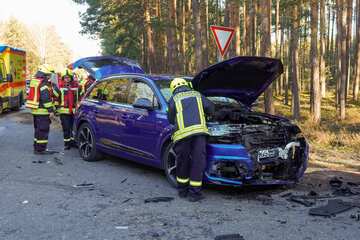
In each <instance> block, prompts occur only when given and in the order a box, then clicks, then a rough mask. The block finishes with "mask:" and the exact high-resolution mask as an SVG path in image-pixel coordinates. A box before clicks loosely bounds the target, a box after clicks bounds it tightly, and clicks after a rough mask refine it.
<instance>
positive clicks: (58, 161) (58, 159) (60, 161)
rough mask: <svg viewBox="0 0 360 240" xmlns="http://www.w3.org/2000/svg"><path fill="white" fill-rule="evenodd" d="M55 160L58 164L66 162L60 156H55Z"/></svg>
mask: <svg viewBox="0 0 360 240" xmlns="http://www.w3.org/2000/svg"><path fill="white" fill-rule="evenodd" d="M54 162H55V163H56V164H57V165H64V162H63V161H62V160H61V159H60V158H58V157H54Z"/></svg>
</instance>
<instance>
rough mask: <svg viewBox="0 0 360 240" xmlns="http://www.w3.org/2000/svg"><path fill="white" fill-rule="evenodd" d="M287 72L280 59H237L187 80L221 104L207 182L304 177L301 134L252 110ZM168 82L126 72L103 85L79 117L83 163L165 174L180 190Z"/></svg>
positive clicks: (211, 122)
mask: <svg viewBox="0 0 360 240" xmlns="http://www.w3.org/2000/svg"><path fill="white" fill-rule="evenodd" d="M282 72H283V66H282V63H281V61H279V60H277V59H272V58H264V57H235V58H232V59H229V60H226V61H223V62H220V63H217V64H215V65H213V66H210V67H209V68H207V69H205V70H203V71H201V72H200V73H199V74H198V75H196V76H195V77H194V78H188V79H187V80H189V81H192V85H193V87H194V89H195V90H197V91H199V92H201V93H202V94H204V95H205V96H207V97H208V98H209V99H210V100H211V101H213V102H214V103H215V105H216V114H215V115H214V116H211V117H210V118H209V119H208V128H209V131H210V136H209V138H208V145H207V168H206V171H205V174H204V181H205V182H207V183H211V184H218V185H232V186H241V185H279V184H292V183H295V182H297V181H298V180H299V179H300V178H301V177H302V176H303V174H304V172H305V170H306V167H307V161H308V152H309V148H308V144H307V142H306V139H305V138H304V137H303V135H302V134H301V131H300V129H299V127H298V126H296V125H294V124H293V123H291V122H290V121H289V120H287V119H285V118H282V117H278V116H274V115H269V114H265V113H259V112H254V111H252V110H251V105H252V104H253V103H254V102H255V101H256V100H257V98H258V97H259V96H260V95H261V94H262V93H263V92H264V91H265V89H266V88H267V87H268V86H269V85H270V84H271V83H272V82H273V81H274V80H275V79H276V78H278V77H279V76H280V75H281V73H282ZM171 80H172V77H170V76H153V75H146V74H142V73H134V72H129V71H128V72H119V73H117V74H114V75H111V76H107V77H105V78H103V79H101V80H98V81H97V82H96V83H95V84H94V85H93V86H92V87H91V88H90V89H89V91H88V92H87V93H86V95H85V97H84V99H83V100H82V101H81V103H80V106H79V109H78V111H77V113H76V118H75V134H76V135H75V136H76V139H77V142H78V144H79V152H80V155H81V157H82V158H83V159H84V160H86V161H95V160H98V159H100V158H101V154H102V153H106V154H110V155H114V156H118V157H121V158H125V159H129V160H131V161H135V162H138V163H141V164H146V165H150V166H153V167H157V168H161V169H164V171H165V175H166V177H167V179H168V180H169V182H170V183H171V184H172V185H176V180H175V170H176V156H175V154H174V151H173V150H172V142H171V133H172V128H173V126H172V125H170V124H169V121H168V119H167V101H168V100H169V98H170V96H171V93H170V90H169V84H170V81H171Z"/></svg>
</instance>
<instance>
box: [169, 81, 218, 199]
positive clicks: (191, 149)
mask: <svg viewBox="0 0 360 240" xmlns="http://www.w3.org/2000/svg"><path fill="white" fill-rule="evenodd" d="M170 90H171V92H172V94H173V96H172V97H171V98H170V100H169V111H168V119H169V122H170V123H171V124H173V125H175V131H174V133H173V135H172V140H173V143H174V151H175V153H176V160H177V165H176V181H177V183H178V194H179V196H180V197H181V198H185V197H188V200H189V201H191V202H195V201H199V200H201V199H203V198H204V197H203V195H202V194H201V186H202V179H203V172H204V170H205V167H206V142H207V139H206V137H207V135H208V134H209V132H208V129H207V126H206V117H205V114H206V115H211V114H213V113H214V104H213V103H212V102H211V101H210V100H208V99H207V98H205V97H204V96H202V95H201V94H200V93H199V92H197V91H194V90H193V89H191V87H190V85H189V83H187V82H186V81H185V80H184V79H182V78H175V79H173V80H172V82H171V83H170Z"/></svg>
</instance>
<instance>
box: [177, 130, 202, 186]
mask: <svg viewBox="0 0 360 240" xmlns="http://www.w3.org/2000/svg"><path fill="white" fill-rule="evenodd" d="M174 151H175V153H176V160H177V165H176V180H177V183H178V186H179V188H187V187H189V191H190V192H193V193H196V192H200V191H201V186H202V179H203V173H204V170H205V167H206V136H205V135H195V136H191V137H187V138H184V139H182V140H180V141H178V142H176V144H175V146H174Z"/></svg>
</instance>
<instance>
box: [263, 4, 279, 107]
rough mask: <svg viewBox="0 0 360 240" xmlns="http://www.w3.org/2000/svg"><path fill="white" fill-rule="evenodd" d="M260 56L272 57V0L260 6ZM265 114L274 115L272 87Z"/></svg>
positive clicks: (266, 100)
mask: <svg viewBox="0 0 360 240" xmlns="http://www.w3.org/2000/svg"><path fill="white" fill-rule="evenodd" d="M259 12H260V14H259V15H260V32H261V36H260V41H261V44H260V46H261V48H260V55H261V56H266V57H270V56H271V0H262V1H261V6H260V11H259ZM264 97H265V104H264V105H265V112H266V113H270V114H274V112H275V111H274V105H273V99H272V98H273V93H272V86H271V85H270V86H269V87H268V89H267V90H266V91H265V96H264Z"/></svg>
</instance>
